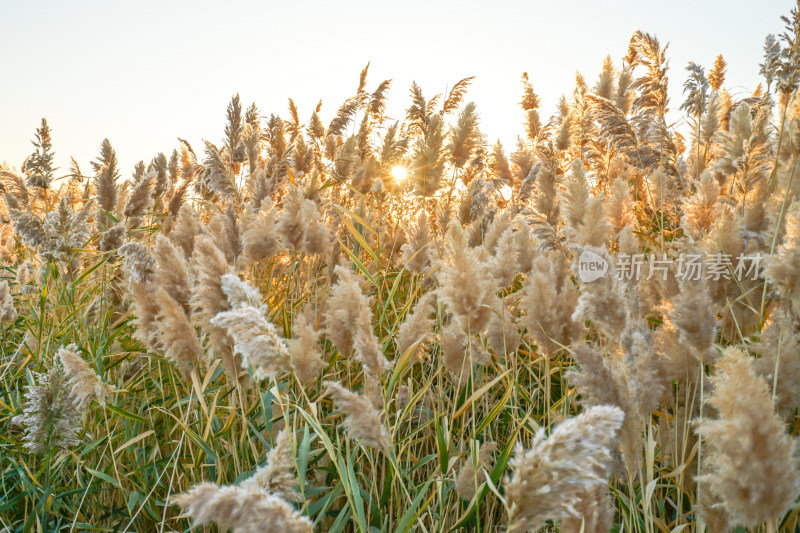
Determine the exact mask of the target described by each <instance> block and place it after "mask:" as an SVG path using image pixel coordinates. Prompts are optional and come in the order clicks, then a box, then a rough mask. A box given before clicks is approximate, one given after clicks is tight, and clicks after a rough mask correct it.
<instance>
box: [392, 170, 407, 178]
mask: <svg viewBox="0 0 800 533" xmlns="http://www.w3.org/2000/svg"><path fill="white" fill-rule="evenodd" d="M392 177H393V178H394V179H395V180H397V181H405V179H406V178H407V177H408V169H407V168H406V167H392Z"/></svg>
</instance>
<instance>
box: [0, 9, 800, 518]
mask: <svg viewBox="0 0 800 533" xmlns="http://www.w3.org/2000/svg"><path fill="white" fill-rule="evenodd" d="M783 23H784V24H785V26H786V27H785V30H784V31H783V33H781V34H780V35H779V36H777V37H776V36H769V37H768V38H767V40H766V45H765V56H764V63H763V65H762V74H763V76H764V84H763V85H759V86H758V87H757V88H755V89H754V91H753V93H752V95H750V96H748V97H745V98H741V99H738V98H735V97H734V96H732V95H731V94H730V93H729V92H728V91H727V90H726V89H725V70H726V63H725V60H724V59H723V58H722V56H719V57H718V58H717V60H716V62H715V63H714V65H713V66H712V67H711V68H710V69H708V70H706V69H703V68H702V67H700V66H698V65H695V64H690V65H689V67H688V68H687V79H686V81H685V83H684V94H685V101H684V102H683V103H682V104H680V105H679V108H680V112H681V113H682V114H683V115H684V116H685V117H686V119H687V121H688V123H689V125H690V127H689V128H687V129H685V130H682V131H678V130H677V129H676V128H675V127H674V125H671V124H669V123H668V121H667V119H666V116H667V113H668V111H669V106H670V103H669V101H668V98H667V87H668V80H667V73H668V70H667V47H666V46H665V45H663V44H662V43H660V42H659V41H658V40H657V39H656V38H655V37H654V36H652V35H649V34H647V33H643V32H638V31H637V32H636V33H634V34H633V36H632V38H631V41H630V47H629V50H628V54H627V55H626V56H625V57H624V58H622V59H621V60H620V61H613V60H612V59H611V58H608V59H607V60H606V61H605V62H604V63H603V65H602V69H601V72H600V75H599V77H598V78H597V80H596V81H595V82H591V81H588V80H586V79H585V78H583V77H582V76H581V75H578V76H577V79H576V84H575V87H574V89H573V90H572V92H571V93H569V96H567V97H564V98H563V99H562V100H561V102H560V103H559V105H558V108H557V110H556V112H555V113H554V114H553V115H552V116H550V117H549V118H548V117H545V115H544V111H543V110H542V109H541V108H540V101H539V98H538V96H537V95H536V93H535V91H534V87H533V82H532V80H533V79H535V76H531V77H529V76H528V75H527V74H526V75H524V76H523V77H522V85H521V93H522V99H521V107H522V112H523V113H522V126H523V127H522V128H521V131H522V132H523V133H522V134H521V135H520V136H519V138H518V142H517V145H516V147H514V148H513V150H509V149H508V148H507V147H504V146H502V145H501V144H500V143H499V142H497V143H491V142H490V141H489V140H488V139H487V138H486V137H485V136H484V135H483V134H482V133H481V131H480V117H479V114H478V110H477V109H476V106H475V105H474V104H473V103H470V102H469V101H468V99H467V96H468V88H469V85H470V82H471V81H472V79H471V78H466V79H463V80H461V81H459V82H458V83H456V84H455V85H454V86H453V89H452V90H451V91H450V92H449V93H448V94H441V95H435V96H432V97H430V98H429V97H427V96H425V94H424V92H423V90H422V88H420V87H419V86H417V85H416V84H414V85H413V86H412V87H411V91H410V100H411V103H410V105H409V106H408V108H407V110H406V114H405V116H404V117H400V119H399V120H396V119H392V118H390V117H388V116H387V113H386V102H387V97H388V93H389V89H390V86H391V81H390V80H386V81H383V82H380V83H378V84H377V86H371V85H370V82H369V81H368V67H367V68H365V69H364V70H363V71H362V72H361V75H360V77H359V80H358V86H357V91H356V92H355V94H354V95H353V96H352V97H351V98H349V99H347V100H346V101H345V102H344V103H343V104H342V105H341V107H339V108H338V110H334V112H328V110H325V111H324V110H323V109H322V107H321V104H320V105H319V106H317V107H316V108H315V109H313V110H303V113H304V115H303V116H309V115H310V116H309V118H308V119H307V120H306V121H303V120H301V118H300V117H301V114H300V110H298V109H297V108H296V106H295V105H294V103H293V102H292V101H291V100H290V101H289V109H288V113H286V114H284V118H282V117H280V116H278V115H277V114H265V113H263V112H262V111H260V110H259V109H258V108H257V107H256V105H255V104H253V105H251V106H249V107H248V106H245V105H243V103H242V102H241V101H240V99H239V97H238V96H234V97H233V98H232V100H231V102H230V104H229V105H228V108H227V125H226V127H225V131H224V135H223V137H222V139H221V140H220V141H219V142H210V141H206V142H205V146H203V147H198V146H195V147H193V146H190V145H189V143H188V142H186V141H184V140H179V142H178V143H177V145H176V148H175V149H174V150H173V151H172V152H165V153H161V154H158V155H156V156H155V157H154V158H153V159H152V160H151V161H150V162H144V161H143V162H140V163H138V164H137V165H136V166H135V169H134V172H133V175H132V176H131V177H130V178H128V179H125V178H123V176H122V174H121V173H122V169H120V167H119V163H118V161H117V156H116V152H115V148H114V147H113V146H112V144H111V142H110V141H109V140H108V139H106V140H104V141H103V142H102V144H101V148H100V154H99V156H98V157H97V159H96V160H95V161H94V162H93V163H92V169H90V170H88V172H84V170H83V169H81V168H79V167H78V165H77V164H76V163H75V164H73V166H72V167H71V168H70V169H69V171H68V174H67V175H65V176H61V175H60V174H59V173H57V169H55V168H53V154H54V148H53V146H52V143H51V140H50V125H49V124H48V123H47V122H46V120H42V123H41V127H40V128H38V129H37V131H36V133H35V139H34V146H35V151H34V153H33V154H32V155H31V156H30V157H29V158H28V159H27V160H26V161H25V162H24V164H23V165H22V166H21V167H20V169H19V170H17V169H14V168H12V167H10V166H8V165H4V166H2V167H0V183H1V187H2V193H3V194H2V202H1V203H0V224H2V225H0V267H1V270H0V277H1V278H2V281H0V346H2V355H1V356H0V529H2V531H6V532H21V531H24V532H28V531H37V532H45V531H46V532H50V531H137V532H154V531H158V532H166V531H187V530H189V529H190V528H195V529H197V530H203V531H227V530H230V529H232V530H233V531H236V532H250V531H253V532H255V531H259V532H263V531H275V532H292V531H298V532H310V531H329V532H337V531H354V532H356V531H357V532H359V533H372V532H375V531H392V532H399V531H403V532H404V531H420V532H434V531H435V532H449V531H478V532H491V531H540V530H546V531H564V532H580V531H584V532H586V533H591V532H600V531H602V532H607V531H620V532H622V531H625V532H637V533H656V532H676V533H677V532H680V531H686V532H688V531H696V532H702V531H704V530H706V529H708V530H709V531H712V532H721V531H730V530H733V529H734V528H738V529H737V530H738V531H752V532H756V531H766V532H773V531H778V530H781V531H795V530H798V528H800V523H799V522H800V520H799V519H800V505H798V495H799V494H800V464H798V455H797V450H796V444H795V442H796V435H797V433H798V432H799V431H800V419H798V416H797V415H798V408H799V407H800V337H798V333H799V332H800V200H799V199H800V177H797V176H796V173H797V169H798V165H799V164H800V96H798V94H797V89H798V81H800V14H799V13H798V10H797V9H795V10H793V11H792V12H791V14H790V15H789V16H787V17H785V18H783ZM538 75H539V76H542V75H544V74H543V73H539V74H538ZM308 111H311V112H310V113H308ZM323 116H328V117H329V116H333V118H332V120H330V121H329V122H328V121H327V120H325V121H323V118H322V117H323ZM57 174H58V175H57ZM3 528H4V529H3Z"/></svg>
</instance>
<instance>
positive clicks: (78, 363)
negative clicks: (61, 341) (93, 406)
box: [56, 344, 115, 408]
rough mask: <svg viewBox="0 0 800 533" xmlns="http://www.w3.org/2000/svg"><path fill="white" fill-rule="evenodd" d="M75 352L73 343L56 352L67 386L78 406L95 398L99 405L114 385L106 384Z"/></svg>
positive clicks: (102, 403)
mask: <svg viewBox="0 0 800 533" xmlns="http://www.w3.org/2000/svg"><path fill="white" fill-rule="evenodd" d="M76 352H77V347H76V346H75V345H74V344H70V345H69V346H67V347H66V348H59V349H58V351H57V352H56V358H58V359H60V360H61V365H62V366H63V368H64V377H65V378H66V379H67V387H69V389H70V393H71V394H72V396H73V398H74V401H75V404H76V405H77V406H78V407H79V408H83V407H85V406H86V405H87V404H88V403H89V402H91V401H92V400H93V399H96V400H97V401H98V402H99V403H100V405H105V398H106V396H108V395H110V394H111V393H112V392H113V391H114V390H115V387H114V386H113V385H108V384H106V383H105V382H104V381H103V380H102V378H100V376H98V375H97V373H96V372H95V371H94V370H92V369H91V367H89V364H88V363H87V362H86V361H84V360H83V358H82V357H81V356H80V355H78V354H77V353H76Z"/></svg>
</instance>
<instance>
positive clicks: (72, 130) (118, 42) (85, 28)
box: [0, 0, 795, 176]
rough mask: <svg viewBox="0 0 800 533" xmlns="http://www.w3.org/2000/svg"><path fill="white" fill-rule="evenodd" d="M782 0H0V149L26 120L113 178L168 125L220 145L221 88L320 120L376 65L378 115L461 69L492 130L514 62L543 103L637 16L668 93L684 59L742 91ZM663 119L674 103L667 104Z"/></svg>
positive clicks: (680, 77) (510, 128)
mask: <svg viewBox="0 0 800 533" xmlns="http://www.w3.org/2000/svg"><path fill="white" fill-rule="evenodd" d="M794 5H795V2H794V1H793V0H764V1H761V2H759V5H758V7H757V8H756V7H755V3H754V2H752V0H751V1H741V0H724V1H720V0H703V1H702V2H699V1H697V0H694V1H689V0H673V1H671V2H663V1H661V2H650V1H644V0H622V1H611V0H603V1H590V0H559V1H553V0H549V1H545V2H539V1H527V2H524V1H505V0H493V1H491V2H487V1H481V2H473V1H469V0H462V1H458V2H450V1H433V0H427V1H418V0H403V1H394V2H382V1H380V0H372V1H356V0H338V1H325V2H323V1H309V0H292V1H288V2H280V3H277V2H270V1H261V2H247V1H242V0H232V1H225V2H221V1H214V2H206V1H203V0H195V1H192V2H178V1H170V2H167V1H165V0H161V1H158V2H155V1H149V0H144V1H137V2H132V1H131V2H121V1H111V0H102V1H82V0H75V1H72V2H61V1H58V2H56V1H52V2H45V1H33V0H32V1H25V2H19V1H13V0H0V73H2V74H1V75H0V162H2V161H6V162H8V163H9V164H10V165H12V166H14V167H16V168H19V166H20V165H21V163H22V162H23V160H24V159H25V158H26V157H27V156H28V155H29V154H30V153H31V152H32V150H33V146H32V145H31V139H32V138H33V133H34V130H35V129H36V127H37V126H38V125H39V122H40V120H41V118H42V117H46V118H47V120H48V123H49V124H50V127H51V128H52V131H53V133H52V136H53V144H54V149H55V152H56V163H57V165H58V166H59V167H61V168H60V170H59V171H57V172H56V175H57V176H60V175H63V174H65V173H66V172H67V170H68V166H69V161H70V156H72V157H74V158H75V159H76V160H77V161H78V163H79V164H80V166H81V169H82V170H83V171H84V173H88V172H89V171H90V167H89V161H91V160H93V159H94V158H95V157H97V154H98V150H99V146H100V143H101V141H102V140H103V138H105V137H108V138H109V139H110V140H111V142H112V144H113V146H114V147H115V149H116V151H117V154H118V157H119V160H120V163H121V165H122V169H123V172H124V175H126V176H127V175H130V172H132V170H133V165H134V164H135V163H136V162H137V161H139V160H144V161H146V162H147V161H149V160H150V159H151V158H152V157H153V156H154V155H156V154H157V153H158V152H165V153H166V154H167V155H169V153H170V152H171V151H172V149H173V148H175V147H177V138H178V137H182V138H185V139H187V140H188V141H189V142H190V143H191V144H192V146H194V147H196V148H197V149H198V150H197V151H198V152H199V151H200V150H199V149H200V148H201V147H202V140H203V139H206V140H210V141H212V142H218V141H220V140H221V138H222V135H223V128H224V125H225V109H226V106H227V104H228V102H229V100H230V98H231V96H232V95H233V94H235V93H239V94H240V96H241V98H242V101H243V103H245V104H249V103H251V102H253V101H255V102H256V104H257V105H258V107H259V109H260V110H261V111H262V113H264V114H266V115H269V114H270V113H276V114H279V115H282V116H284V117H287V116H288V110H287V101H288V98H292V99H293V100H294V101H295V103H296V104H297V107H298V110H299V114H300V118H301V120H304V121H305V120H307V119H308V118H309V117H310V115H311V113H312V111H313V108H314V106H315V105H316V104H317V102H318V101H319V100H320V99H322V101H323V108H322V118H323V121H324V122H326V123H327V122H328V121H329V120H330V118H331V117H332V116H333V115H334V114H335V112H336V110H337V108H338V107H339V105H340V104H341V103H342V102H343V101H344V100H345V99H346V98H347V97H349V96H351V95H353V94H354V93H355V90H356V88H357V84H358V76H359V72H360V71H361V69H362V68H363V67H364V66H365V65H366V64H367V62H370V70H369V77H368V83H367V89H368V90H370V91H371V90H374V89H375V87H376V86H377V85H378V83H380V82H381V81H382V80H384V79H392V89H391V91H390V92H389V99H390V102H389V106H388V114H389V116H390V117H392V118H397V119H399V118H402V114H403V110H404V109H405V108H406V106H407V105H408V104H409V102H410V97H409V88H410V86H411V83H412V81H416V82H417V83H418V84H419V85H420V86H421V87H422V90H423V93H424V94H425V96H426V97H431V96H433V95H434V94H437V93H443V92H446V91H448V90H449V88H450V87H452V85H453V84H454V83H456V82H457V81H458V80H460V79H462V78H465V77H467V76H476V79H475V81H474V82H473V84H472V86H471V88H470V90H469V91H468V93H467V96H466V99H467V101H474V102H475V103H476V105H477V108H478V112H479V114H480V117H481V130H482V131H483V133H484V134H485V135H486V136H487V138H488V140H489V141H490V142H494V141H495V140H497V139H499V140H501V141H502V142H503V144H504V145H505V146H506V148H508V149H512V148H513V143H514V142H515V139H516V137H517V136H518V135H520V134H522V132H523V127H522V114H521V110H520V107H519V104H518V103H519V101H520V98H521V94H522V85H521V83H520V76H521V74H522V73H523V72H528V73H529V76H530V78H531V81H532V83H533V86H534V90H535V91H536V92H537V94H539V96H540V97H541V99H542V110H541V113H542V116H543V118H546V117H549V116H550V115H551V114H552V113H553V112H554V111H555V108H556V105H557V102H558V99H559V97H560V96H561V94H564V93H566V94H567V95H569V94H570V93H571V92H572V89H573V87H574V80H575V73H576V71H580V72H581V73H582V74H583V75H584V76H585V78H586V79H587V81H588V82H589V83H590V84H592V85H593V84H594V82H595V80H596V77H597V75H598V73H599V71H600V67H601V65H602V61H603V58H604V57H605V56H606V55H607V54H608V55H611V57H612V59H613V60H614V63H615V65H616V66H617V67H619V66H620V64H621V58H622V57H623V56H624V55H625V53H626V50H627V45H628V41H629V39H630V36H631V34H632V33H633V32H634V31H635V30H637V29H640V30H642V31H645V32H648V33H651V34H654V35H656V36H657V37H658V39H659V40H660V41H661V42H662V43H669V48H668V54H667V55H668V58H669V61H670V70H669V73H668V74H669V76H670V84H671V89H670V98H671V107H672V108H674V109H677V108H678V106H679V105H680V103H681V102H682V100H683V98H682V94H681V86H682V84H683V82H684V80H685V78H686V76H685V70H684V68H685V66H686V64H687V63H688V62H689V61H694V62H696V63H698V64H700V65H702V66H704V67H706V68H710V67H711V65H712V64H713V61H714V58H715V57H716V55H717V54H720V53H721V54H723V56H724V57H725V59H726V61H727V62H728V74H727V81H726V87H727V88H728V89H729V90H730V91H731V92H732V93H734V94H735V95H739V96H743V95H746V94H749V93H750V92H751V91H752V90H753V89H754V88H755V86H756V84H757V83H758V82H759V81H761V80H760V78H759V75H758V71H759V63H760V62H761V61H762V49H763V43H764V38H765V37H766V35H767V34H769V33H780V32H781V31H782V30H783V23H782V22H781V21H780V16H781V15H787V16H788V14H789V11H790V10H791V8H792V7H793V6H794ZM672 116H674V117H677V113H675V114H673V115H672Z"/></svg>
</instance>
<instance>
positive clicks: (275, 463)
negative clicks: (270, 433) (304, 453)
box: [242, 429, 300, 502]
mask: <svg viewBox="0 0 800 533" xmlns="http://www.w3.org/2000/svg"><path fill="white" fill-rule="evenodd" d="M251 485H255V486H257V487H258V488H260V489H261V490H263V491H265V492H266V493H267V494H274V495H275V496H277V497H279V498H281V499H283V500H286V501H289V502H299V501H300V494H298V492H297V485H298V481H297V475H296V474H295V459H294V453H293V451H292V443H291V440H290V439H289V433H287V431H286V430H285V429H283V430H281V431H280V432H279V433H278V435H277V437H275V445H274V446H273V447H272V449H271V450H270V451H269V453H268V454H267V462H266V464H264V466H261V467H259V468H258V470H256V472H255V473H254V474H253V475H252V476H251V477H249V478H248V479H247V480H245V481H244V482H243V483H242V487H243V488H244V487H248V486H251Z"/></svg>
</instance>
